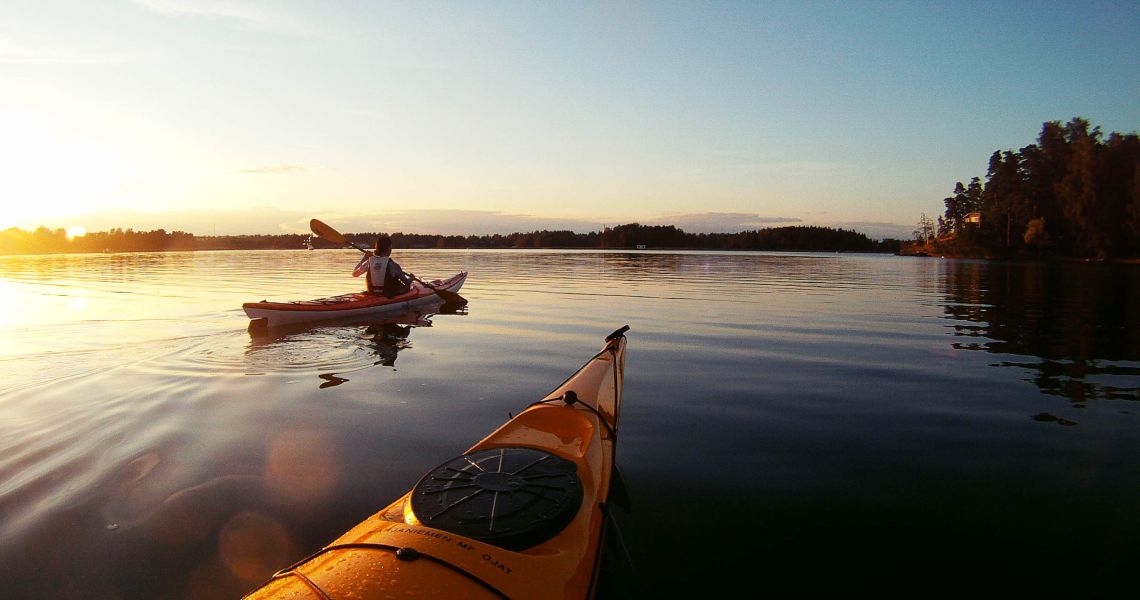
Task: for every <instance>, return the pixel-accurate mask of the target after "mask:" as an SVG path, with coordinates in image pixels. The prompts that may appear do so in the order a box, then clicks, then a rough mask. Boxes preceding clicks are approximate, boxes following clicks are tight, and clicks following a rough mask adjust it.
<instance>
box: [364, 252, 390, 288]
mask: <svg viewBox="0 0 1140 600" xmlns="http://www.w3.org/2000/svg"><path fill="white" fill-rule="evenodd" d="M387 275H388V257H387V256H370V257H368V278H367V281H368V291H370V292H375V293H377V294H383V293H384V279H385V278H386V277H387Z"/></svg>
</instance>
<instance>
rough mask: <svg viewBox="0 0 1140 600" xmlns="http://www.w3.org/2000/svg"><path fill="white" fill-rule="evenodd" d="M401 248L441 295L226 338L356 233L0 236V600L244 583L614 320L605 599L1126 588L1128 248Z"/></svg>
mask: <svg viewBox="0 0 1140 600" xmlns="http://www.w3.org/2000/svg"><path fill="white" fill-rule="evenodd" d="M397 258H398V259H400V260H401V262H402V264H403V265H404V266H405V268H406V269H407V270H409V271H412V272H415V273H417V274H419V275H421V276H425V277H426V276H432V277H435V276H443V275H450V274H452V273H454V272H456V271H459V270H468V271H470V272H471V277H470V279H469V280H468V284H467V286H466V287H464V289H463V290H462V292H461V293H462V294H463V295H464V296H465V297H467V298H468V299H469V300H470V304H469V305H468V308H467V310H466V311H465V312H464V313H463V314H434V315H433V314H414V315H402V316H401V322H400V323H371V324H369V323H359V324H352V325H346V326H338V327H318V328H313V329H308V330H301V331H295V332H291V333H289V334H288V335H281V336H276V337H271V338H269V339H266V340H254V339H251V338H250V336H249V335H248V334H247V333H246V331H245V326H246V319H245V316H244V314H242V313H241V310H240V305H241V303H242V302H244V301H251V300H260V299H263V298H264V299H274V300H285V299H300V298H311V297H317V296H324V295H333V294H338V293H343V292H346V291H351V290H353V289H355V288H356V287H358V286H359V284H360V282H359V281H358V280H354V279H352V278H351V276H350V275H349V272H350V270H351V268H352V266H353V264H355V258H354V257H353V255H352V253H351V252H347V251H346V252H338V251H311V252H308V251H297V252H292V251H274V252H216V253H171V254H125V255H98V256H51V257H0V299H2V303H3V304H2V306H0V308H3V309H4V311H3V312H4V314H5V316H4V317H0V336H2V337H0V519H2V521H0V575H2V576H3V581H4V582H5V586H6V588H5V589H6V592H5V595H6V596H10V597H19V598H25V597H26V598H51V597H84V598H130V597H170V598H181V597H201V598H232V597H236V596H240V595H241V594H242V593H243V592H245V591H248V590H249V589H250V588H251V587H254V586H256V584H257V583H258V582H259V581H260V580H262V579H263V578H264V577H266V576H267V575H268V574H270V573H272V572H273V571H275V570H276V569H278V568H280V567H282V566H283V565H285V564H288V563H289V562H292V561H293V560H295V559H296V558H298V557H300V556H302V555H304V554H306V553H308V552H309V551H311V550H313V549H315V548H316V547H319V546H320V545H322V544H324V543H327V542H328V541H330V540H331V539H332V538H333V537H335V536H336V535H337V534H339V533H340V532H342V531H343V530H345V529H347V528H348V527H349V526H351V525H353V524H355V523H356V522H357V521H359V520H360V519H363V518H365V517H366V516H368V515H370V514H371V513H372V512H373V511H374V510H375V509H376V508H378V507H379V506H382V505H385V504H387V503H388V502H389V501H391V500H392V499H394V498H395V497H397V496H398V495H400V494H402V493H403V492H404V491H406V490H407V489H408V488H409V487H410V486H411V485H412V484H413V483H414V482H415V481H416V480H417V479H418V478H419V477H420V476H421V475H422V474H423V473H424V472H425V471H427V470H428V469H430V468H432V467H434V466H435V465H437V464H439V463H441V462H443V461H445V460H447V459H448V458H450V457H451V456H452V455H454V454H457V453H459V452H462V451H463V450H465V449H466V448H467V447H469V446H470V445H471V444H472V443H474V442H475V441H476V440H478V439H480V438H481V437H482V436H483V435H485V434H486V433H487V432H489V431H490V430H492V429H493V428H495V427H497V426H498V425H499V424H501V423H502V422H503V421H504V420H505V419H506V417H507V414H508V413H509V412H518V410H520V409H521V408H522V407H524V406H525V405H526V404H528V403H530V402H531V401H533V400H536V399H538V398H539V397H541V396H542V395H543V394H545V393H546V392H547V391H549V390H550V389H551V388H553V387H555V386H556V385H557V384H558V383H560V382H561V381H562V380H563V379H564V378H565V377H566V376H567V375H569V374H570V373H571V372H572V371H573V370H574V369H575V368H576V367H577V366H578V365H579V364H580V363H582V362H583V361H584V360H585V359H587V358H588V357H589V356H590V355H592V353H593V352H594V351H596V350H597V349H598V348H599V347H600V346H601V343H602V337H603V336H604V335H605V334H606V333H608V332H609V331H611V330H613V329H615V328H616V327H618V326H620V325H624V324H629V325H631V327H632V330H631V332H630V333H629V338H630V348H629V354H628V357H627V374H626V389H625V405H624V407H623V412H622V419H623V422H622V425H621V427H622V437H621V440H620V443H619V445H618V465H619V469H620V476H621V480H622V482H623V484H624V485H623V486H622V488H623V489H622V490H621V491H622V492H624V493H623V494H621V495H619V496H618V497H617V498H615V508H616V509H617V510H615V515H616V519H617V522H618V526H619V528H620V532H621V537H620V539H621V540H623V541H624V542H625V548H624V552H622V551H620V550H621V548H620V547H615V548H614V550H613V552H611V558H612V559H613V560H611V561H610V562H611V563H613V571H612V573H610V574H609V575H608V576H607V580H606V590H607V591H608V592H609V593H608V596H609V597H624V596H628V595H631V594H633V593H635V592H636V593H638V594H639V595H641V596H644V597H659V596H666V597H678V596H697V597H715V596H722V595H729V594H730V593H732V592H733V591H735V590H741V589H743V590H747V591H748V592H749V595H770V596H779V597H794V596H821V595H828V596H832V595H837V594H844V593H851V592H853V591H859V592H867V593H874V594H881V595H887V596H893V597H903V596H905V597H913V596H920V597H929V596H943V595H961V594H971V595H978V594H981V595H985V596H990V595H996V594H999V593H1008V594H1012V595H1016V596H1018V597H1023V596H1026V595H1031V594H1032V595H1035V596H1039V597H1041V596H1044V597H1073V596H1076V597H1120V596H1123V595H1131V592H1132V571H1133V567H1132V565H1135V564H1137V563H1138V562H1140V542H1138V540H1140V512H1138V510H1137V507H1138V506H1140V475H1138V474H1140V416H1138V414H1137V407H1138V405H1137V401H1138V400H1140V269H1138V268H1137V267H1134V266H1113V265H1101V264H1085V263H1065V264H1020V263H1017V264H1005V263H986V262H974V261H948V260H939V259H918V258H900V257H893V256H864V255H821V254H802V255H801V254H776V253H739V254H737V253H729V254H714V253H652V252H644V253H594V252H518V251H511V252H475V251H472V252H462V251H456V252H428V251H415V252H413V251H405V252H403V253H400V255H399V256H397ZM625 558H628V560H624V559H625ZM630 563H631V564H632V566H631V565H630Z"/></svg>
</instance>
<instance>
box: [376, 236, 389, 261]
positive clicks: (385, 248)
mask: <svg viewBox="0 0 1140 600" xmlns="http://www.w3.org/2000/svg"><path fill="white" fill-rule="evenodd" d="M391 254H392V238H391V237H390V236H389V235H388V234H386V233H381V234H380V237H378V238H376V256H389V255H391Z"/></svg>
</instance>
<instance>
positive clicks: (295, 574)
mask: <svg viewBox="0 0 1140 600" xmlns="http://www.w3.org/2000/svg"><path fill="white" fill-rule="evenodd" d="M626 329H627V328H622V329H621V330H618V331H616V332H614V333H613V334H611V335H610V336H609V337H608V338H607V341H606V345H605V347H604V348H603V349H602V351H601V352H599V353H598V354H597V355H595V356H594V357H593V358H592V359H591V360H590V361H589V362H587V363H586V364H585V365H584V366H583V367H582V368H580V369H579V370H578V371H577V372H576V373H575V374H574V375H572V376H571V377H570V378H569V379H567V380H566V381H565V382H564V383H563V384H562V385H560V386H559V387H558V388H556V389H555V390H554V391H552V392H551V393H550V394H548V395H547V396H546V397H544V398H543V399H542V400H539V401H538V402H535V403H534V404H532V405H531V406H529V407H528V408H527V409H526V410H524V411H523V412H522V413H520V414H518V415H517V416H515V417H514V418H512V419H510V420H509V421H507V422H506V423H505V424H504V425H502V426H501V427H499V428H498V429H497V430H495V431H494V432H492V433H491V434H490V435H488V436H487V437H486V438H484V439H483V440H481V441H480V442H479V443H477V444H475V445H474V446H472V447H471V448H470V449H469V450H468V451H467V452H466V453H464V454H463V455H460V456H458V457H456V458H454V459H452V460H451V461H448V462H445V463H444V464H442V465H440V466H439V467H437V468H436V469H433V470H432V471H431V472H429V473H428V474H427V475H425V476H424V478H423V479H421V480H420V482H419V483H417V484H416V486H415V487H414V488H413V489H412V490H411V491H410V492H408V493H407V494H405V495H404V496H403V497H401V498H400V499H398V500H396V501H395V502H393V503H392V504H390V505H388V506H387V507H386V508H384V509H382V510H380V511H379V512H377V513H376V514H375V515H373V516H372V517H369V518H368V519H366V520H364V521H363V522H361V523H360V524H358V525H357V526H356V527H354V528H352V529H350V530H349V531H348V532H346V533H345V534H344V535H342V536H341V537H339V538H337V539H336V540H335V541H334V542H333V543H332V544H330V545H329V546H327V547H325V548H323V549H321V550H320V551H318V552H316V553H314V554H313V555H311V556H309V557H307V558H305V559H302V560H301V561H299V562H298V563H296V564H295V565H293V566H291V567H289V568H286V569H284V570H282V571H280V572H278V573H277V574H276V575H274V576H273V578H272V579H271V580H270V581H269V582H267V583H266V584H265V585H264V586H263V587H262V588H261V589H259V590H257V591H256V592H254V593H253V594H252V595H251V596H249V597H250V598H259V599H260V598H339V597H353V598H364V599H367V598H393V597H398V596H399V597H403V596H420V597H454V598H459V597H462V598H535V599H539V598H542V599H546V598H588V597H591V596H592V595H593V592H594V589H595V587H596V585H597V576H598V572H597V570H598V564H599V560H600V548H601V546H602V541H603V536H604V530H605V523H606V516H605V504H606V502H607V500H608V497H609V490H610V482H611V477H612V473H613V468H614V450H615V443H616V439H617V420H618V416H619V410H620V405H621V390H622V382H623V379H624V363H625V346H626V339H625V337H624V335H623V334H624V331H625V330H626ZM476 499H479V500H478V501H476Z"/></svg>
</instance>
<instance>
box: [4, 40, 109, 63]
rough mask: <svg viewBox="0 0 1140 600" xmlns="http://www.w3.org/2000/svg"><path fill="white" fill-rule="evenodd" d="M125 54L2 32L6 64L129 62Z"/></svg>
mask: <svg viewBox="0 0 1140 600" xmlns="http://www.w3.org/2000/svg"><path fill="white" fill-rule="evenodd" d="M129 60H130V57H129V56H127V55H125V54H116V53H107V52H98V51H90V50H80V49H76V48H74V47H68V45H66V44H63V43H59V42H51V41H49V40H45V39H38V40H32V39H22V40H17V39H15V38H13V37H12V36H10V35H4V34H0V63H5V64H57V65H96V64H115V63H124V62H128V61H129Z"/></svg>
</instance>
